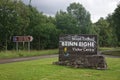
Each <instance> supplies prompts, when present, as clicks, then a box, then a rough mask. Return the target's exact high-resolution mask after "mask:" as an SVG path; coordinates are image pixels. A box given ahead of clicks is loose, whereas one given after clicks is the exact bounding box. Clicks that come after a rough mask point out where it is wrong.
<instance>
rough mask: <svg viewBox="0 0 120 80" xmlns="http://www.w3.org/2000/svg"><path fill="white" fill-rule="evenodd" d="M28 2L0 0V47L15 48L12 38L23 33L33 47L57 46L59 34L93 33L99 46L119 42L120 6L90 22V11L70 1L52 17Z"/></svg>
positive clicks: (36, 48) (50, 47) (2, 48)
mask: <svg viewBox="0 0 120 80" xmlns="http://www.w3.org/2000/svg"><path fill="white" fill-rule="evenodd" d="M30 4H31V0H29V4H28V5H26V4H24V3H23V2H22V0H0V50H5V49H6V50H12V49H15V44H14V43H13V42H12V37H13V36H24V35H25V36H27V35H31V36H33V38H34V40H33V41H32V43H31V49H34V50H41V49H54V48H57V47H58V44H59V42H58V40H59V35H60V34H97V35H98V38H99V44H100V46H112V47H115V46H119V45H120V37H119V35H120V34H119V32H120V31H119V25H120V23H119V20H120V19H119V18H120V16H119V14H120V13H119V12H120V11H119V10H120V5H118V7H117V8H116V9H115V11H114V13H113V14H112V15H108V17H107V18H106V19H102V18H101V19H99V20H98V22H96V23H94V24H93V25H92V23H91V20H90V13H89V12H88V11H87V10H86V9H85V8H84V7H83V6H82V5H81V4H79V3H71V4H70V5H69V6H68V7H67V10H66V12H64V11H61V10H60V11H58V12H57V13H56V15H55V17H48V16H46V15H44V14H43V13H42V12H39V11H38V10H37V9H36V8H34V7H32V6H31V5H30ZM20 44H22V43H20ZM22 46H23V45H19V47H20V48H22ZM26 48H27V46H25V48H24V49H26Z"/></svg>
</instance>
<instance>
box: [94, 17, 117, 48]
mask: <svg viewBox="0 0 120 80" xmlns="http://www.w3.org/2000/svg"><path fill="white" fill-rule="evenodd" d="M93 28H94V32H93V33H94V34H97V35H98V38H99V45H100V46H103V47H104V46H106V47H107V46H114V45H115V43H114V42H113V41H115V38H114V32H113V29H112V28H111V27H109V23H108V22H107V21H106V20H105V19H103V18H100V19H99V20H98V22H96V23H94V25H93ZM111 43H112V44H111Z"/></svg>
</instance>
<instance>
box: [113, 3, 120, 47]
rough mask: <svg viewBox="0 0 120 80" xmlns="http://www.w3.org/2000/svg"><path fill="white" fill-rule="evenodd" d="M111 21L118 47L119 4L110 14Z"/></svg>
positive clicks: (119, 29) (119, 35) (119, 43)
mask: <svg viewBox="0 0 120 80" xmlns="http://www.w3.org/2000/svg"><path fill="white" fill-rule="evenodd" d="M112 19H113V28H114V29H115V33H116V35H117V39H118V46H120V3H119V4H118V6H117V8H116V9H115V11H114V13H113V14H112Z"/></svg>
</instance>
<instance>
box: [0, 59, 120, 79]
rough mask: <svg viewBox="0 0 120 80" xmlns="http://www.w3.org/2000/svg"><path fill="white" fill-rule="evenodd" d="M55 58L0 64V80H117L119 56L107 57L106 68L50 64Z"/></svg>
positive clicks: (119, 75)
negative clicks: (78, 67)
mask: <svg viewBox="0 0 120 80" xmlns="http://www.w3.org/2000/svg"><path fill="white" fill-rule="evenodd" d="M55 61H57V58H48V59H41V60H34V61H24V62H15V63H9V64H0V79H1V80H103V79H105V80H119V77H120V74H119V73H120V70H119V68H120V64H119V62H120V58H107V63H108V70H94V69H75V68H70V67H66V66H58V65H52V63H53V62H55Z"/></svg>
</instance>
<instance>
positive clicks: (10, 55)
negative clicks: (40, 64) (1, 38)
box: [0, 49, 58, 59]
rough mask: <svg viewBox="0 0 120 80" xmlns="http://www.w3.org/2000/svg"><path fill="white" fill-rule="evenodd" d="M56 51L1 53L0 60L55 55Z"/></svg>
mask: <svg viewBox="0 0 120 80" xmlns="http://www.w3.org/2000/svg"><path fill="white" fill-rule="evenodd" d="M57 53H58V49H52V50H41V51H2V52H0V59H1V58H18V57H29V56H40V55H47V54H49V55H50V54H57Z"/></svg>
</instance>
